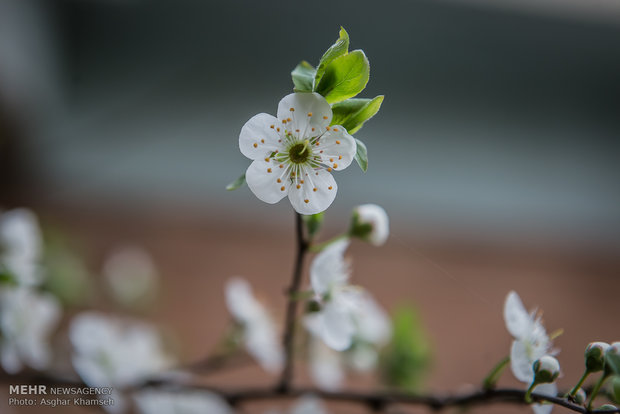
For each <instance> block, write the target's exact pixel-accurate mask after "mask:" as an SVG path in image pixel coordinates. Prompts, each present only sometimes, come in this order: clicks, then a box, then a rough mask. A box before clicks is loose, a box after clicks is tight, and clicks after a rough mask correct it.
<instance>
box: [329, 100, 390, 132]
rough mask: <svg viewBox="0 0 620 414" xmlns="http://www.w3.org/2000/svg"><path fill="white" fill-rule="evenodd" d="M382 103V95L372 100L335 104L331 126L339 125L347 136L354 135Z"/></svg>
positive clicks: (347, 101)
mask: <svg viewBox="0 0 620 414" xmlns="http://www.w3.org/2000/svg"><path fill="white" fill-rule="evenodd" d="M382 103H383V95H379V96H377V97H375V98H373V99H367V98H353V99H347V100H346V101H342V102H339V103H336V104H334V105H333V106H332V111H333V113H334V117H333V118H332V123H331V124H332V125H341V126H343V127H345V128H346V130H347V132H348V133H349V134H355V133H356V132H357V131H359V130H360V129H361V128H362V127H363V126H364V122H366V121H368V120H369V119H370V118H372V117H373V116H375V115H376V114H377V112H379V109H380V108H381V104H382Z"/></svg>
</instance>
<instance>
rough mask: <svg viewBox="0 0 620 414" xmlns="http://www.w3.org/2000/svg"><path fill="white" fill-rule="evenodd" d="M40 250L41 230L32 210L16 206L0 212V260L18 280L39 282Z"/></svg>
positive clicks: (40, 270) (41, 276) (40, 269)
mask: <svg viewBox="0 0 620 414" xmlns="http://www.w3.org/2000/svg"><path fill="white" fill-rule="evenodd" d="M42 250H43V241H42V237H41V230H40V229H39V223H38V220H37V217H36V216H35V215H34V213H33V212H32V211H30V210H28V209H25V208H18V209H14V210H10V211H7V212H5V213H3V214H2V215H0V263H2V264H3V265H4V266H6V268H7V270H8V271H9V272H10V273H11V276H13V277H14V278H15V281H16V282H17V284H19V285H23V286H36V285H39V284H41V282H42V281H43V269H42V268H41V266H40V263H39V262H40V260H41V255H42Z"/></svg>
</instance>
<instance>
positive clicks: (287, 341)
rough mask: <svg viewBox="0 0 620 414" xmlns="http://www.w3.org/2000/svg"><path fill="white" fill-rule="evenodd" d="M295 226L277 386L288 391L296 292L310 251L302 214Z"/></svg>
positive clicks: (291, 369) (292, 369) (292, 365)
mask: <svg viewBox="0 0 620 414" xmlns="http://www.w3.org/2000/svg"><path fill="white" fill-rule="evenodd" d="M295 228H296V234H297V235H296V240H297V255H296V258H295V267H294V268H293V280H292V281H291V286H290V288H289V289H288V291H287V294H288V305H287V308H286V321H285V325H284V327H285V328H284V329H285V330H284V337H283V340H282V343H283V346H284V353H285V356H284V357H285V362H284V369H283V370H282V375H281V377H280V382H279V385H278V387H277V390H278V392H281V393H286V392H287V391H288V390H289V388H290V387H291V382H292V381H293V372H294V355H293V351H294V346H295V319H296V317H297V302H298V301H297V299H296V298H295V294H296V293H297V292H298V291H299V286H300V284H301V279H302V278H301V275H302V271H303V264H304V256H305V254H306V252H307V251H308V242H307V241H306V239H305V238H304V229H303V220H302V217H301V214H299V213H295Z"/></svg>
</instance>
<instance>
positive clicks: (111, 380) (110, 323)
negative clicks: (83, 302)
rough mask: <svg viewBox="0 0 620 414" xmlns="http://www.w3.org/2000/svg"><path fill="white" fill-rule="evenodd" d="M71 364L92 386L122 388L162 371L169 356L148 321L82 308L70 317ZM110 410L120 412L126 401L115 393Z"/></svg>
mask: <svg viewBox="0 0 620 414" xmlns="http://www.w3.org/2000/svg"><path fill="white" fill-rule="evenodd" d="M69 338H70V340H71V343H72V345H73V347H74V351H75V352H74V354H73V357H72V361H73V367H74V368H75V370H76V371H77V373H78V374H79V375H80V377H81V378H82V380H83V381H84V382H85V383H86V384H87V385H89V386H91V387H110V386H111V387H116V388H121V389H122V388H124V387H128V386H131V385H136V384H139V383H140V382H141V381H143V380H146V379H148V378H151V377H154V376H157V375H158V374H161V373H163V371H165V370H166V369H167V368H169V367H170V366H171V364H172V360H171V359H170V358H169V356H168V355H166V353H164V351H163V347H162V343H161V338H160V336H159V334H158V332H157V331H156V330H155V329H154V328H153V327H152V326H150V325H147V324H145V323H142V322H137V321H129V320H123V319H118V318H114V317H109V316H106V315H104V314H101V313H97V312H85V313H82V314H79V315H77V316H76V317H75V318H73V320H72V321H71V326H70V329H69ZM114 398H115V405H114V406H109V407H106V408H109V409H110V411H111V412H123V411H124V409H125V401H124V398H123V397H122V396H121V395H118V394H117V395H115V397H114Z"/></svg>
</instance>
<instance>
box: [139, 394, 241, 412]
mask: <svg viewBox="0 0 620 414" xmlns="http://www.w3.org/2000/svg"><path fill="white" fill-rule="evenodd" d="M134 401H135V403H136V406H137V408H138V411H139V412H140V413H141V414H159V413H175V414H204V413H209V414H231V413H232V409H231V408H230V406H228V404H227V403H226V402H225V401H224V400H223V399H222V398H221V397H220V396H218V395H217V394H214V393H212V392H208V391H185V392H180V393H178V392H175V393H173V392H169V391H158V390H155V389H146V390H144V391H140V392H139V393H137V394H135V395H134Z"/></svg>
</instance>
